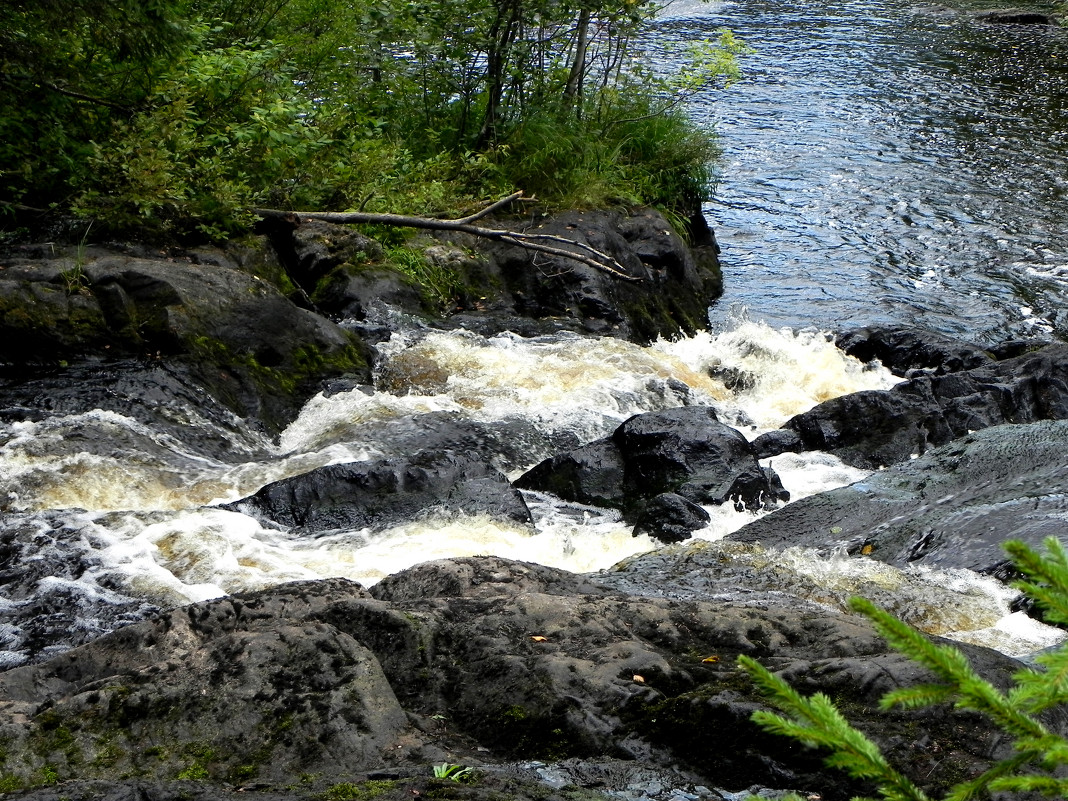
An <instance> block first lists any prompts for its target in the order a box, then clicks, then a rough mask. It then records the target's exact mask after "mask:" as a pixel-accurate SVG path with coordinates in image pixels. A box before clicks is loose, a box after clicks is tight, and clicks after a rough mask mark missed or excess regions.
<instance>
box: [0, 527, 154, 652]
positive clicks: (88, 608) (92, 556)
mask: <svg viewBox="0 0 1068 801" xmlns="http://www.w3.org/2000/svg"><path fill="white" fill-rule="evenodd" d="M81 517H82V516H81V515H79V514H78V513H76V512H73V511H65V512H48V513H43V514H0V587H2V588H3V603H2V604H0V670H7V669H8V668H10V667H13V666H15V665H19V664H22V663H23V662H28V661H29V662H32V661H40V660H42V659H46V658H49V657H51V656H54V655H56V654H58V653H62V652H64V651H66V650H68V649H70V648H74V647H77V646H79V645H83V644H85V643H87V642H90V641H91V640H93V639H95V638H97V637H99V636H101V635H102V634H107V633H108V632H111V631H114V630H115V629H117V628H121V627H122V626H126V625H128V624H130V623H134V622H137V621H140V620H144V619H145V618H148V617H151V616H154V615H157V614H158V613H159V612H160V608H159V607H158V606H155V605H153V604H152V603H149V602H148V601H146V600H144V599H140V598H136V597H133V595H132V594H130V593H127V592H124V590H125V589H126V588H125V587H124V586H123V584H124V582H122V581H121V580H118V577H117V576H115V575H114V574H113V573H112V572H111V570H110V569H109V566H108V564H107V562H106V560H105V558H104V556H103V555H102V554H101V552H100V551H99V550H96V549H94V548H93V547H92V546H93V542H92V538H91V535H87V533H86V531H85V527H84V525H83V524H82V523H83V521H82V520H81V519H80V518H81Z"/></svg>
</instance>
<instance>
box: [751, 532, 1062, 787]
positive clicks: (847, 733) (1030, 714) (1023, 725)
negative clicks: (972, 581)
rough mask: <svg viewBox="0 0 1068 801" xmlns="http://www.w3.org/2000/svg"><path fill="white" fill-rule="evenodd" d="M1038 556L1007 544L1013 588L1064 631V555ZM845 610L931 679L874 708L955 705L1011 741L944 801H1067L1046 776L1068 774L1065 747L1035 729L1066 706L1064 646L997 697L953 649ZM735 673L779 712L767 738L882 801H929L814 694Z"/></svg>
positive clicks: (867, 605)
mask: <svg viewBox="0 0 1068 801" xmlns="http://www.w3.org/2000/svg"><path fill="white" fill-rule="evenodd" d="M1045 546H1046V551H1047V553H1046V554H1045V555H1042V554H1039V553H1037V552H1035V551H1033V550H1031V549H1030V548H1028V547H1027V546H1026V545H1025V544H1024V543H1022V542H1017V541H1012V542H1008V543H1006V544H1005V549H1006V550H1007V551H1008V552H1009V555H1010V556H1011V557H1012V559H1013V562H1014V563H1015V565H1016V567H1017V569H1018V570H1019V571H1020V572H1021V573H1022V574H1023V575H1024V576H1026V577H1027V579H1026V580H1024V581H1020V582H1017V584H1016V586H1017V587H1018V588H1019V589H1021V590H1022V591H1023V592H1024V593H1025V594H1026V595H1028V596H1029V597H1030V598H1032V599H1034V601H1035V602H1036V603H1037V604H1038V605H1039V606H1040V607H1041V608H1042V610H1043V613H1044V615H1045V618H1046V619H1047V620H1048V621H1050V622H1051V623H1056V624H1059V625H1062V626H1064V625H1068V554H1066V553H1065V550H1064V547H1063V546H1062V545H1061V543H1060V541H1059V540H1058V539H1057V538H1055V537H1050V538H1048V539H1047V540H1046V541H1045ZM852 606H853V608H854V609H855V610H856V611H857V612H860V613H861V614H863V615H865V616H867V617H868V618H869V619H870V620H871V621H872V622H873V623H874V624H875V627H876V629H877V630H878V631H879V633H880V634H882V636H883V637H885V638H886V640H887V642H889V643H890V645H891V646H892V647H893V648H894V649H896V650H898V651H900V652H901V653H903V654H905V655H906V656H908V657H909V658H911V659H913V660H915V661H916V662H918V663H919V664H921V665H923V666H924V667H925V668H927V669H928V670H929V671H930V672H931V673H932V674H934V677H935V681H934V682H932V683H930V684H922V685H918V686H915V687H906V688H903V689H900V690H894V691H892V692H890V693H887V694H886V695H885V696H884V697H883V699H882V701H881V706H882V707H883V708H884V709H890V708H893V707H895V706H900V707H904V708H916V707H924V706H932V705H935V704H942V703H947V702H953V703H954V705H955V706H956V708H957V709H965V710H972V711H976V712H981V713H983V714H985V715H987V716H988V717H990V718H991V719H992V720H993V721H994V722H995V723H996V724H997V725H998V727H999V728H1001V729H1002V730H1003V731H1005V732H1006V733H1007V734H1009V735H1010V736H1011V737H1012V739H1013V745H1014V749H1015V753H1014V754H1013V755H1012V756H1010V757H1008V758H1006V759H1003V760H1001V761H1000V762H997V763H996V764H994V765H993V766H992V767H991V768H990V769H989V770H987V771H986V772H984V773H983V774H982V775H980V776H977V777H975V778H972V779H970V780H968V781H965V782H961V783H959V784H956V785H954V786H953V787H952V788H950V790H949V791H948V793H947V794H946V795H945V796H944V798H945V799H946V800H947V801H950V800H952V801H966V800H967V799H974V798H980V797H985V795H986V794H987V793H989V792H998V791H1001V792H1009V793H1014V792H1015V793H1022V792H1034V791H1037V792H1041V793H1043V794H1045V795H1051V796H1058V797H1062V798H1064V797H1068V778H1064V777H1063V776H1057V775H1053V774H1054V772H1055V771H1057V770H1058V769H1060V768H1063V766H1064V765H1066V764H1068V741H1066V740H1065V738H1064V737H1062V736H1061V735H1059V734H1057V733H1055V732H1051V731H1050V730H1049V729H1048V728H1047V727H1046V726H1045V725H1044V724H1043V723H1042V721H1041V720H1040V717H1039V716H1040V715H1041V713H1042V712H1044V711H1046V710H1049V709H1051V708H1053V707H1055V706H1059V705H1060V704H1063V703H1064V702H1065V701H1068V644H1063V645H1061V646H1060V647H1059V648H1057V649H1055V650H1053V651H1052V652H1048V653H1044V654H1042V655H1040V656H1038V657H1037V658H1036V662H1037V663H1038V664H1039V666H1040V668H1041V669H1039V670H1032V669H1023V670H1021V671H1019V672H1018V673H1016V674H1015V677H1014V679H1015V686H1014V687H1013V688H1012V689H1011V690H1009V692H1008V693H1002V692H1000V691H999V690H997V689H996V688H995V687H994V686H993V685H991V684H990V683H989V682H988V681H986V680H985V679H983V678H982V677H980V676H979V675H978V674H977V673H976V672H975V671H974V670H973V669H972V667H971V665H970V664H969V663H968V660H967V658H966V657H965V656H964V655H963V654H962V653H961V652H960V651H959V650H958V649H956V648H953V647H952V646H948V645H935V644H934V643H932V642H931V641H930V640H929V639H928V638H927V637H926V636H925V635H924V634H922V633H920V632H918V631H916V630H915V629H913V628H911V627H910V626H908V625H907V624H905V623H903V622H901V621H900V620H897V619H896V618H894V617H893V616H892V615H890V614H888V613H887V612H885V611H883V610H881V609H879V608H878V607H876V606H875V605H873V604H872V603H871V602H869V601H866V600H864V599H861V598H854V599H853V601H852ZM738 663H739V665H740V666H741V668H742V669H743V670H744V671H745V672H747V673H748V674H749V675H750V676H751V677H752V679H753V680H754V681H755V682H756V683H757V685H758V686H759V687H760V688H761V690H762V691H763V692H764V693H765V694H766V695H767V697H768V700H769V701H770V702H771V703H772V704H773V705H774V706H776V707H777V708H778V709H780V710H782V711H783V712H785V713H786V714H785V715H780V714H777V713H774V712H769V711H766V710H760V711H757V712H754V713H753V716H752V719H753V720H754V721H755V722H756V723H757V724H759V725H760V726H762V727H763V728H764V729H766V730H767V731H770V732H773V733H776V734H783V735H786V736H788V737H793V738H794V739H796V740H798V741H800V742H802V743H804V744H806V745H809V746H815V747H819V748H824V749H827V750H829V751H830V752H831V754H830V756H829V757H828V758H827V764H828V765H830V766H831V767H835V768H839V769H841V770H844V771H846V772H847V773H849V774H850V775H851V776H853V777H854V778H858V779H868V780H871V781H874V782H875V783H876V784H877V785H878V787H879V792H880V794H881V796H882V797H883V798H884V799H888V801H929V797H928V795H927V794H926V793H924V792H923V791H922V790H921V789H920V788H918V787H917V786H916V785H915V784H914V783H913V782H912V781H911V780H910V779H909V778H908V777H906V776H905V775H903V774H902V773H900V772H898V771H897V770H895V769H894V768H893V767H892V766H891V765H890V764H889V763H888V762H887V761H886V759H885V757H884V756H883V754H882V753H881V752H880V751H879V748H878V746H876V745H875V743H873V742H872V741H871V740H870V739H868V737H867V736H865V735H864V734H863V733H862V732H860V731H858V730H857V729H855V728H853V727H852V726H851V725H850V724H849V723H848V722H847V721H846V720H845V718H844V717H843V716H842V714H841V713H840V712H839V711H838V709H837V708H836V707H835V705H834V703H833V702H832V701H831V700H830V699H829V698H828V697H827V696H826V695H823V694H822V693H816V694H814V695H812V696H810V697H804V696H802V695H800V694H799V693H798V692H797V691H796V690H794V689H793V688H792V687H790V685H789V684H787V683H786V682H785V681H783V680H782V679H781V678H779V677H777V676H775V675H774V674H772V673H771V672H770V671H768V670H767V669H766V668H764V667H762V666H761V665H760V664H759V663H758V662H756V661H755V660H753V659H751V658H749V657H745V656H740V657H739V658H738Z"/></svg>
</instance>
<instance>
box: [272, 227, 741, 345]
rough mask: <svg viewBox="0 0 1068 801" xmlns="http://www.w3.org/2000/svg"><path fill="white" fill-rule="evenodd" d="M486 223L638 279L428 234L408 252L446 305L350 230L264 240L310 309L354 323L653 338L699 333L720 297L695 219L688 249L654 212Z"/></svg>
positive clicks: (708, 244)
mask: <svg viewBox="0 0 1068 801" xmlns="http://www.w3.org/2000/svg"><path fill="white" fill-rule="evenodd" d="M483 222H484V223H485V224H487V225H490V226H491V227H495V228H499V229H511V230H522V231H524V232H528V233H535V234H545V235H551V236H558V237H563V238H565V239H570V240H574V241H576V242H578V243H579V245H580V246H588V247H592V248H595V249H597V250H600V251H602V252H604V253H606V254H607V255H608V256H609V257H611V258H613V259H615V260H616V262H618V263H619V264H620V265H621V266H622V268H623V270H624V272H625V273H626V274H628V275H631V276H633V277H635V278H637V279H639V280H638V281H636V282H626V281H622V280H620V279H619V278H618V277H614V276H611V275H609V274H608V273H606V272H603V271H601V270H598V269H596V268H594V267H592V266H589V265H586V264H582V263H580V262H576V261H573V260H572V259H568V258H563V257H557V256H552V255H547V254H541V253H539V254H533V253H532V252H531V251H529V250H526V249H524V248H520V247H516V246H515V245H511V244H508V243H505V242H501V241H498V240H491V239H486V238H483V237H477V236H472V235H470V234H464V233H454V232H434V233H433V235H429V234H428V235H427V236H426V237H425V238H424V239H423V240H415V241H413V242H412V243H410V244H411V246H412V247H416V248H420V249H422V251H423V258H424V260H425V261H426V262H427V267H428V272H429V273H438V274H440V275H441V276H442V278H443V279H445V281H444V283H445V284H447V285H448V287H449V291H452V292H453V293H454V297H444V298H443V297H441V296H440V295H436V296H435V295H434V293H433V291H429V292H428V288H426V287H423V288H420V287H418V286H416V285H415V284H413V282H412V281H411V280H410V279H408V278H407V277H405V276H403V275H402V274H401V273H400V272H399V271H398V270H396V269H394V268H393V267H391V266H390V265H389V264H386V263H383V262H382V249H381V246H380V245H378V243H374V242H370V241H365V240H363V239H361V238H359V237H358V235H355V234H353V233H352V232H351V231H350V230H349V229H347V228H345V227H342V226H335V225H330V224H327V223H320V222H311V221H308V222H304V223H302V224H300V225H296V226H293V225H292V224H276V225H273V226H271V235H272V239H273V242H274V244H275V247H276V249H277V250H278V253H279V256H280V258H281V260H282V261H283V262H285V263H286V264H288V265H289V273H290V275H292V276H294V277H295V278H296V280H297V282H298V283H299V284H300V285H301V286H302V287H303V288H304V289H305V290H306V291H307V292H308V293H309V294H310V295H311V296H312V299H313V300H314V302H315V303H316V304H317V306H318V307H319V308H321V309H322V310H323V311H324V312H326V313H329V314H331V315H333V316H335V317H345V318H353V319H356V320H364V319H367V318H369V317H370V316H372V315H371V314H370V312H369V310H370V309H371V308H373V307H375V305H376V304H378V303H384V304H388V305H389V306H390V307H394V308H399V309H400V310H401V311H403V312H405V313H409V314H414V315H418V316H420V317H426V318H428V320H430V321H431V322H432V323H433V324H435V325H444V326H446V327H450V328H456V327H463V328H467V329H469V330H472V331H476V332H478V333H480V334H483V335H487V336H488V335H494V334H498V333H501V332H502V331H513V332H517V333H520V334H521V335H523V336H534V335H540V334H550V333H555V332H559V331H579V332H583V333H596V334H603V335H606V336H614V337H620V338H625V339H630V340H633V341H637V342H648V341H652V340H654V339H656V338H657V337H660V336H665V337H667V336H675V335H678V334H679V333H693V332H694V331H696V330H699V329H703V328H705V327H706V326H707V324H708V305H709V303H710V302H711V301H712V300H714V299H715V298H716V297H718V296H719V295H720V294H721V293H722V276H721V273H720V268H719V258H718V251H719V249H718V246H717V245H716V241H715V236H714V235H713V233H712V231H711V229H710V228H709V227H708V223H707V221H706V220H705V219H704V218H703V217H702V216H701V215H700V214H697V215H695V216H694V217H693V218H692V219H691V220H690V224H689V226H688V227H689V229H690V238H691V241H692V242H693V245H692V246H690V245H687V244H686V242H685V241H684V240H683V239H682V238H681V237H680V236H679V235H678V234H677V233H675V232H674V231H673V230H672V228H671V226H670V224H669V223H668V222H667V221H666V220H665V219H664V217H663V216H662V215H661V214H660V213H659V212H657V211H655V210H652V209H640V210H637V211H633V212H630V213H627V214H621V213H617V212H607V211H585V212H565V213H563V214H560V215H557V216H552V217H550V216H542V217H539V218H538V219H537V220H536V221H535V222H533V223H531V222H530V221H529V220H520V221H515V220H508V219H503V220H496V221H493V222H490V221H483ZM428 243H429V244H428ZM555 244H556V243H554V245H555ZM561 247H562V248H563V249H567V245H566V244H564V245H561ZM443 301H444V303H443ZM435 318H437V319H435Z"/></svg>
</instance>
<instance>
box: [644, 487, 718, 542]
mask: <svg viewBox="0 0 1068 801" xmlns="http://www.w3.org/2000/svg"><path fill="white" fill-rule="evenodd" d="M711 519H712V518H711V516H710V515H709V514H708V512H706V511H705V510H704V509H703V508H702V507H700V506H698V505H697V504H696V503H693V502H692V501H688V500H686V499H685V498H683V497H682V496H681V495H676V494H675V493H673V492H665V493H662V494H660V495H657V496H656V497H655V498H653V499H652V500H651V501H649V503H648V504H646V506H645V509H644V510H642V512H641V514H639V515H638V520H637V522H636V523H635V524H634V536H638V535H639V534H648V535H649V536H650V537H653V538H655V539H658V540H660V541H661V542H681V541H682V540H687V539H689V538H690V536H691V535H692V534H693V532H695V531H697V530H698V529H701V528H704V527H705V526H707V525H708V521H709V520H711Z"/></svg>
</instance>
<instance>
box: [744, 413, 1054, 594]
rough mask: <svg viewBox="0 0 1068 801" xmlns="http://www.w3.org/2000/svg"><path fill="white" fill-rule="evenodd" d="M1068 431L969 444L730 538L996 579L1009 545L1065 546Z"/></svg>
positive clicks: (977, 438)
mask: <svg viewBox="0 0 1068 801" xmlns="http://www.w3.org/2000/svg"><path fill="white" fill-rule="evenodd" d="M1066 451H1068V421H1063V420H1058V421H1042V422H1037V423H1031V424H1029V425H1003V426H997V427H993V428H988V429H985V430H983V431H977V432H975V433H972V434H968V435H967V436H964V437H962V438H960V439H958V440H955V441H954V442H952V443H950V444H948V445H945V446H943V447H941V448H937V449H935V450H932V451H930V452H929V453H927V454H925V455H924V456H922V457H920V458H918V459H914V460H911V461H906V462H903V463H901V464H897V465H894V466H893V467H890V468H889V469H887V470H884V471H879V472H876V473H873V474H872V475H871V476H870V477H869V478H867V479H865V480H863V481H860V482H857V483H855V484H852V485H850V486H848V487H843V488H841V489H836V490H832V491H830V492H823V493H820V494H818V495H814V496H811V497H808V498H803V499H801V500H799V501H795V502H794V503H791V504H789V505H787V506H785V507H783V508H782V509H778V510H776V511H775V512H773V513H772V514H770V515H767V516H765V517H763V518H760V519H758V520H755V521H753V522H752V523H749V524H748V525H746V526H745V527H743V528H741V529H740V530H738V531H736V532H734V533H733V534H731V535H729V539H731V540H736V541H739V542H760V543H762V544H763V545H765V546H767V547H785V546H791V545H799V546H804V547H810V548H822V549H825V550H830V549H834V548H837V547H845V548H847V549H848V550H849V551H851V552H854V553H856V552H859V551H861V550H863V552H864V553H865V554H867V555H869V556H870V557H871V558H873V559H879V560H881V561H884V562H888V563H890V564H892V565H897V566H904V565H908V564H924V565H932V566H938V567H942V568H954V567H964V568H968V569H969V570H975V571H978V572H982V573H997V572H999V571H1001V570H1002V569H1004V567H1005V564H1006V556H1005V552H1004V551H1003V550H1002V547H1001V545H1002V543H1003V542H1005V541H1006V540H1009V539H1019V540H1023V541H1024V542H1026V543H1028V544H1029V545H1031V546H1032V547H1036V548H1037V547H1039V546H1040V545H1041V542H1042V540H1043V539H1045V538H1046V537H1048V536H1063V534H1064V530H1065V524H1064V519H1065V515H1066V514H1068V498H1066V497H1065V494H1064V487H1065V486H1066V485H1068V464H1066V463H1065V459H1064V454H1065V452H1066Z"/></svg>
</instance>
